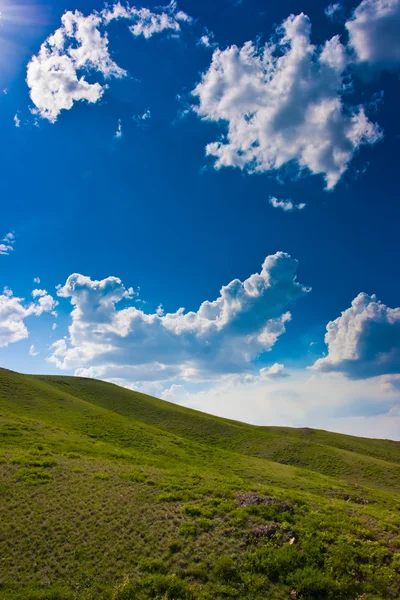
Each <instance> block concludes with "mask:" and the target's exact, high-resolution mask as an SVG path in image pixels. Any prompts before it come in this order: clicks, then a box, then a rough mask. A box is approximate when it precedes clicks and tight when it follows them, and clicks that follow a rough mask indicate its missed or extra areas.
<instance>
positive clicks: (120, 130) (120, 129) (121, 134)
mask: <svg viewBox="0 0 400 600" xmlns="http://www.w3.org/2000/svg"><path fill="white" fill-rule="evenodd" d="M122 136H123V133H122V121H121V119H118V127H117V131H116V132H115V133H114V138H115V139H116V140H120V139H121V138H122Z"/></svg>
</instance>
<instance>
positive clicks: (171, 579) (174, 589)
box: [118, 573, 192, 600]
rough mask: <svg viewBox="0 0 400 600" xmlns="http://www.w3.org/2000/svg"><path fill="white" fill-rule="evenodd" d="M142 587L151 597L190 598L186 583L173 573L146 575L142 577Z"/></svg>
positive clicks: (175, 599)
mask: <svg viewBox="0 0 400 600" xmlns="http://www.w3.org/2000/svg"><path fill="white" fill-rule="evenodd" d="M143 587H144V588H146V590H148V592H149V593H150V597H151V598H160V597H161V598H162V597H165V598H166V600H190V599H191V598H192V594H191V593H190V588H189V586H188V585H187V583H185V582H184V581H182V579H180V578H179V577H178V576H177V575H175V574H171V575H162V574H160V573H157V574H154V575H147V576H146V577H144V578H143ZM118 600H119V599H118Z"/></svg>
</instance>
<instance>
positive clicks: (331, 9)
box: [324, 2, 343, 21]
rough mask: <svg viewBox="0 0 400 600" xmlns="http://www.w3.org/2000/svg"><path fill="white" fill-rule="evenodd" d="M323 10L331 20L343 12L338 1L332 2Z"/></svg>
mask: <svg viewBox="0 0 400 600" xmlns="http://www.w3.org/2000/svg"><path fill="white" fill-rule="evenodd" d="M324 12H325V14H326V16H327V17H328V18H329V19H332V21H333V20H334V19H336V18H337V17H338V16H339V15H341V14H342V13H343V5H342V4H341V3H340V2H333V3H332V4H329V5H328V6H327V7H326V8H325V10H324Z"/></svg>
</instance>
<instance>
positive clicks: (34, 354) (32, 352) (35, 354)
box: [29, 344, 39, 356]
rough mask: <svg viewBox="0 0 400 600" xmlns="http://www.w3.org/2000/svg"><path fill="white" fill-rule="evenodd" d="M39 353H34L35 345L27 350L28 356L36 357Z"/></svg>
mask: <svg viewBox="0 0 400 600" xmlns="http://www.w3.org/2000/svg"><path fill="white" fill-rule="evenodd" d="M38 354H39V352H37V351H36V348H35V344H32V346H31V347H30V348H29V356H37V355H38Z"/></svg>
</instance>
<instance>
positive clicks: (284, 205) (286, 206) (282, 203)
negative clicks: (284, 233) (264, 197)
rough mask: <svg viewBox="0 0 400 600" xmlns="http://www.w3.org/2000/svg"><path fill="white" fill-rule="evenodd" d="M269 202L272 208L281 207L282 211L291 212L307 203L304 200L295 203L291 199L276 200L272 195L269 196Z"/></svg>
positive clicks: (301, 208)
mask: <svg viewBox="0 0 400 600" xmlns="http://www.w3.org/2000/svg"><path fill="white" fill-rule="evenodd" d="M269 203H270V204H271V206H273V207H274V208H281V209H282V210H283V211H284V212H293V211H294V210H303V208H305V207H306V206H307V205H306V204H305V203H304V202H300V203H299V204H296V203H295V202H293V201H292V200H278V198H275V197H274V196H270V199H269Z"/></svg>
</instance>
